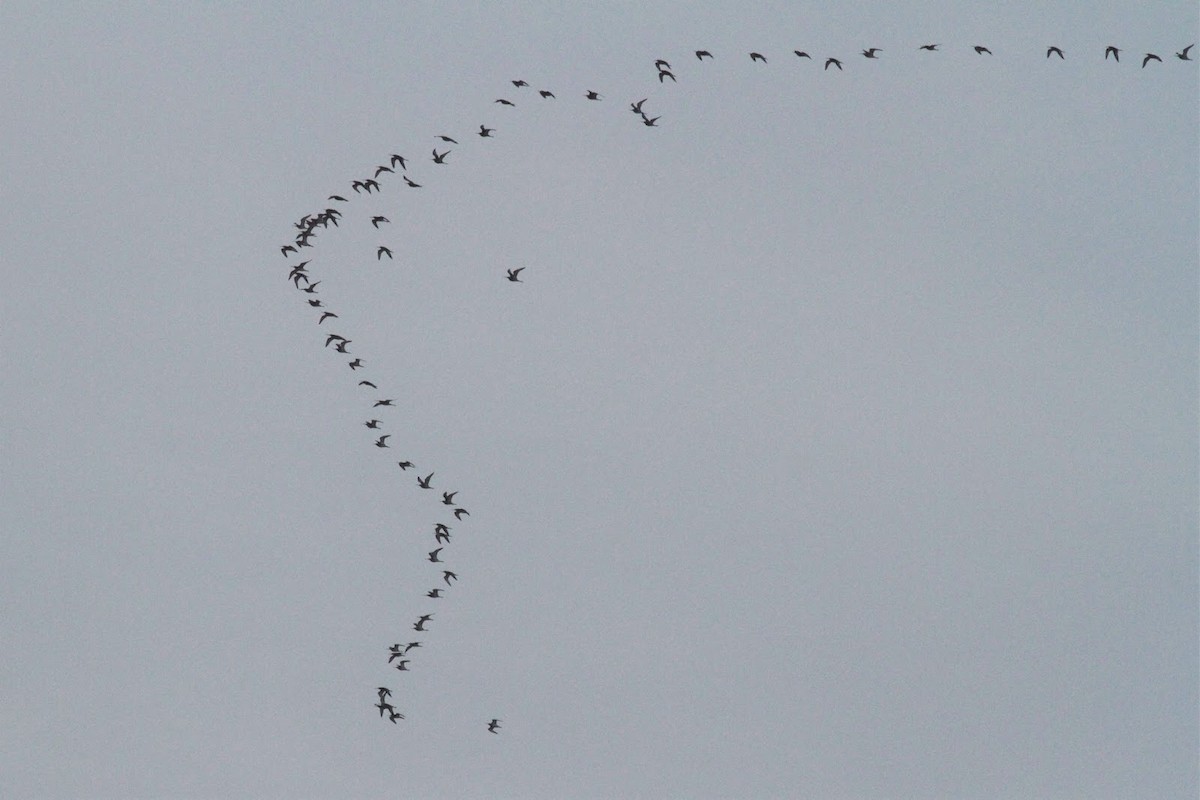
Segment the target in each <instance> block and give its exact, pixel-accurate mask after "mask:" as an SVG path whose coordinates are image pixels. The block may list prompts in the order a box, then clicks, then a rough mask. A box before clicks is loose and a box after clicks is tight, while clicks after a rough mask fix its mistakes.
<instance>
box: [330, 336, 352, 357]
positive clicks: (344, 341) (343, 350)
mask: <svg viewBox="0 0 1200 800" xmlns="http://www.w3.org/2000/svg"><path fill="white" fill-rule="evenodd" d="M350 341H351V340H350V339H342V340H341V341H340V342H338V343H337V344H335V345H334V346H333V349H334V350H337V351H338V352H339V353H346V354H347V355H349V354H350V351H349V350H347V349H346V345H348V344H350Z"/></svg>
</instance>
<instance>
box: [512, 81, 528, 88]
mask: <svg viewBox="0 0 1200 800" xmlns="http://www.w3.org/2000/svg"><path fill="white" fill-rule="evenodd" d="M512 85H513V86H516V87H521V86H528V85H529V84H528V83H526V82H525V81H513V82H512Z"/></svg>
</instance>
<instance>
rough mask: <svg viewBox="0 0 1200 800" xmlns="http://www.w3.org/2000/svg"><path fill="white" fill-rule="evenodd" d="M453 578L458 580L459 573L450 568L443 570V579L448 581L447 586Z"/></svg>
mask: <svg viewBox="0 0 1200 800" xmlns="http://www.w3.org/2000/svg"><path fill="white" fill-rule="evenodd" d="M451 578H453V579H454V580H458V575H456V574H454V573H453V572H451V571H450V570H448V569H444V570H442V580H444V581H445V582H446V585H447V586H449V585H450V579H451ZM431 616H432V615H431Z"/></svg>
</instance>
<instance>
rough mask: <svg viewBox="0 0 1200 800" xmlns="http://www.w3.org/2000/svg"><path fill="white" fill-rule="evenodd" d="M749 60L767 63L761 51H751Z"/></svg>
mask: <svg viewBox="0 0 1200 800" xmlns="http://www.w3.org/2000/svg"><path fill="white" fill-rule="evenodd" d="M750 60H751V61H761V62H762V63H764V64H765V63H767V57H766V56H764V55H763V54H762V53H751V54H750Z"/></svg>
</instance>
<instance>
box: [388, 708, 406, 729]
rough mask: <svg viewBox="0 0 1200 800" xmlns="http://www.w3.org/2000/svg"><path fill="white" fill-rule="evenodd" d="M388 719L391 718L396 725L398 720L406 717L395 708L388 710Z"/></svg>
mask: <svg viewBox="0 0 1200 800" xmlns="http://www.w3.org/2000/svg"><path fill="white" fill-rule="evenodd" d="M388 719H390V720H391V721H392V724H393V725H395V724H396V720H398V719H404V715H403V714H401V713H400V712H399V711H397V710H396V709H394V708H393V709H392V710H391V711H390V712H388Z"/></svg>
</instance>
